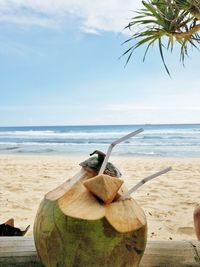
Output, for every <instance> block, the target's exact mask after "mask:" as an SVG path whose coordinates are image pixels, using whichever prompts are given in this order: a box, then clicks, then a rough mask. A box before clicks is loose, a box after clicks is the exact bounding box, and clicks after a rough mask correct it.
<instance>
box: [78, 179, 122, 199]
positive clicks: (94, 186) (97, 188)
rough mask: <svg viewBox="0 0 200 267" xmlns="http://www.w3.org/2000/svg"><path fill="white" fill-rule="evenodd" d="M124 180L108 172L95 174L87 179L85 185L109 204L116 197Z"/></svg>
mask: <svg viewBox="0 0 200 267" xmlns="http://www.w3.org/2000/svg"><path fill="white" fill-rule="evenodd" d="M123 182H124V181H123V180H121V179H119V178H114V177H111V176H109V175H106V174H102V175H98V176H95V177H94V178H91V179H89V180H86V181H85V182H84V183H83V184H84V186H85V187H86V188H87V189H88V190H89V191H90V192H91V193H93V194H94V195H95V196H97V197H99V198H100V199H101V200H102V201H103V202H104V203H106V204H109V203H111V202H112V201H113V199H114V198H115V196H116V194H117V192H118V190H119V188H120V187H121V185H122V184H123Z"/></svg>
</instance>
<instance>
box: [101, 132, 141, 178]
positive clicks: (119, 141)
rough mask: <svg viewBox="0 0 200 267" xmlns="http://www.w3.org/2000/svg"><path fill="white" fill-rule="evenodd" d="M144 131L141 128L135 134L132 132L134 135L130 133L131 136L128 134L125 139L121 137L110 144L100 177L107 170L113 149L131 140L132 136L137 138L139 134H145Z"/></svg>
mask: <svg viewBox="0 0 200 267" xmlns="http://www.w3.org/2000/svg"><path fill="white" fill-rule="evenodd" d="M143 131H144V130H143V129H142V128H140V129H138V130H137V131H134V132H132V133H129V134H127V135H125V136H123V137H121V138H119V139H117V140H115V141H114V142H112V143H111V144H110V146H109V147H108V150H107V153H106V156H105V158H104V161H103V163H102V165H101V169H100V171H99V175H101V174H103V173H104V171H105V168H106V165H107V162H108V159H109V157H110V154H111V152H112V150H113V148H114V147H115V146H116V145H117V144H119V143H121V142H123V141H125V140H127V139H129V138H131V137H132V136H135V135H137V134H139V133H141V132H143Z"/></svg>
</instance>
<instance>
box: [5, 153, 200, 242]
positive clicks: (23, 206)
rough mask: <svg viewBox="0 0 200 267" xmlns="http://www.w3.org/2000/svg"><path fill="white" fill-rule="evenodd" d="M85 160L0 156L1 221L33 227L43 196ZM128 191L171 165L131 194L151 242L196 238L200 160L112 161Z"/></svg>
mask: <svg viewBox="0 0 200 267" xmlns="http://www.w3.org/2000/svg"><path fill="white" fill-rule="evenodd" d="M86 158H87V155H86V157H85V156H36V155H35V156H32V155H31V156H15V155H0V223H3V222H4V221H6V220H7V219H9V218H15V225H16V226H17V227H21V228H25V227H26V226H27V225H28V224H30V225H31V228H30V230H29V231H28V233H27V235H28V236H31V235H32V234H33V231H32V227H33V222H34V217H35V214H36V211H37V208H38V206H39V203H40V201H41V200H42V198H43V195H44V194H45V193H46V192H48V191H50V190H51V189H53V188H55V187H56V186H58V185H59V184H61V183H62V182H64V181H65V180H67V179H68V178H70V177H72V176H73V175H74V174H75V173H76V172H78V171H79V169H80V167H79V166H78V163H80V162H81V161H83V160H85V159H86ZM111 161H112V162H113V163H114V164H116V166H118V167H119V168H120V170H121V172H122V173H123V177H122V178H123V179H124V180H125V183H126V185H127V187H128V188H130V187H131V186H132V185H134V184H136V183H137V182H138V181H139V180H140V179H141V178H143V177H145V176H147V175H150V174H152V173H154V172H156V171H159V170H161V169H162V168H165V167H167V166H172V167H173V171H171V172H170V173H168V174H165V175H163V176H161V177H159V178H156V179H155V180H153V181H151V182H149V183H148V184H145V185H144V186H143V187H141V188H140V189H139V190H138V191H137V192H135V193H134V194H133V195H132V196H133V197H134V198H135V199H136V201H137V202H138V203H139V205H140V206H141V207H143V209H144V211H145V213H146V216H147V221H148V238H149V239H152V240H189V239H190V240H191V239H193V240H194V239H196V237H195V234H194V227H193V210H194V208H195V206H196V205H197V204H198V203H200V191H199V188H200V159H197V158H182V159H181V158H154V157H153V158H145V157H141V158H135V157H112V158H111Z"/></svg>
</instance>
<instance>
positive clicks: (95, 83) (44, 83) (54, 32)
mask: <svg viewBox="0 0 200 267" xmlns="http://www.w3.org/2000/svg"><path fill="white" fill-rule="evenodd" d="M140 6H141V1H139V0H106V1H105V0H101V1H100V0H93V1H91V0H56V1H55V0H43V1H41V0H0V126H29V125H30V126H32V125H97V124H146V123H148V124H160V123H162V124H165V123H200V71H199V59H200V54H199V52H198V51H195V50H193V51H191V53H190V56H189V58H187V59H186V62H185V67H183V66H182V65H181V64H180V61H179V52H178V50H175V52H174V54H170V53H166V55H165V57H166V61H167V64H168V66H169V69H170V72H171V75H172V79H170V78H169V76H168V75H167V73H166V71H165V70H164V67H163V65H162V62H161V60H160V56H159V53H158V48H157V47H156V46H155V47H154V48H153V49H152V50H151V51H150V53H149V55H148V56H147V59H146V61H145V62H144V63H143V62H142V57H143V53H144V51H145V48H141V49H139V50H138V51H136V52H135V53H134V55H133V57H132V59H131V60H130V62H129V64H128V65H127V66H126V67H124V65H125V62H126V58H125V57H122V58H121V59H119V57H120V56H121V55H122V54H123V52H124V51H125V50H126V49H127V48H128V46H124V45H122V43H123V42H124V41H125V40H126V39H127V38H128V37H129V33H128V32H125V31H123V28H124V27H125V26H126V25H127V24H128V22H129V20H130V18H131V17H132V16H133V11H135V10H137V9H138V8H139V7H140Z"/></svg>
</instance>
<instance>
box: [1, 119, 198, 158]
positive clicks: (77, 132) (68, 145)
mask: <svg viewBox="0 0 200 267" xmlns="http://www.w3.org/2000/svg"><path fill="white" fill-rule="evenodd" d="M139 128H143V129H144V132H143V133H140V134H139V135H137V136H135V137H132V138H131V139H129V140H127V141H126V142H124V143H121V144H119V145H118V146H116V147H115V148H114V149H113V153H112V154H113V155H133V156H162V157H200V124H177V125H175V124H174V125H104V126H102V125H99V126H34V127H0V154H48V155H51V154H86V155H88V154H89V153H91V152H93V151H94V150H101V151H103V152H106V151H107V148H108V146H109V144H110V143H111V142H113V141H114V140H115V139H117V138H120V137H122V136H123V135H125V134H128V133H129V132H132V131H134V130H137V129H139Z"/></svg>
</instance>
